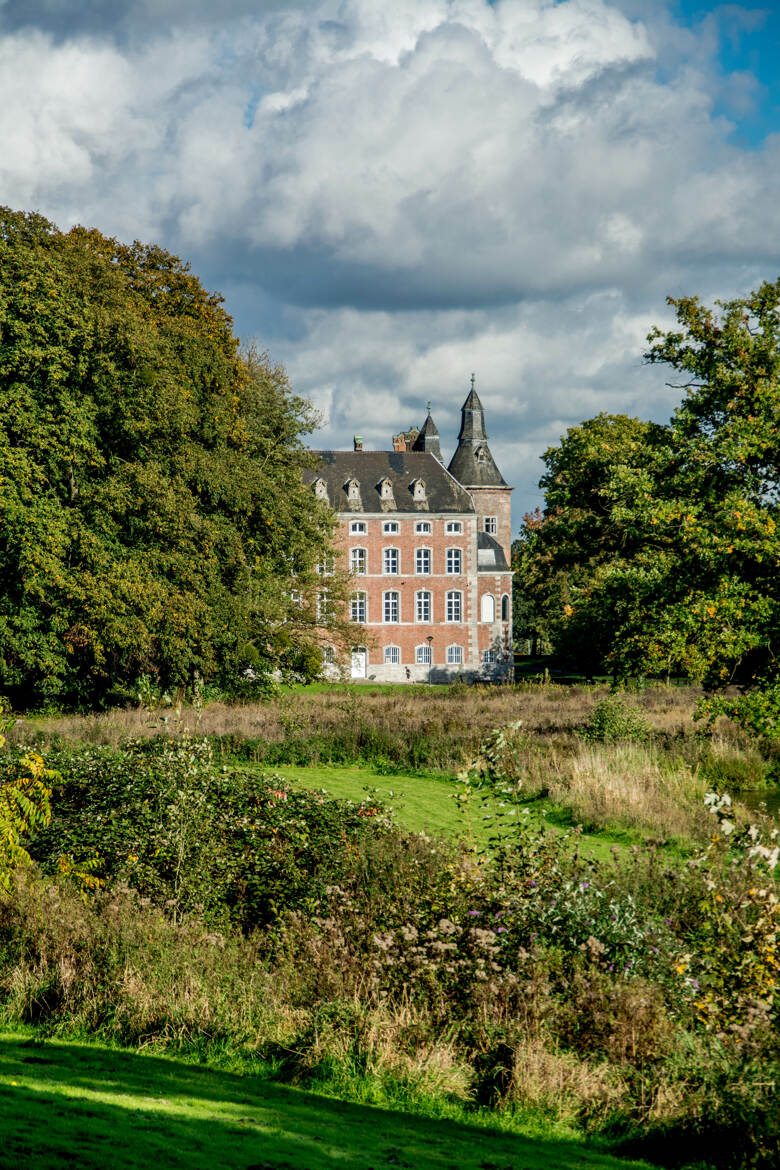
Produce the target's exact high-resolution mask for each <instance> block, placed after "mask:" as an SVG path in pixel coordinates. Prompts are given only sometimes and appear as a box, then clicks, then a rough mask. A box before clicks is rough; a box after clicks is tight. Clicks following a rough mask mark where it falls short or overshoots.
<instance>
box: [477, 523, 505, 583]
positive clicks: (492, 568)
mask: <svg viewBox="0 0 780 1170" xmlns="http://www.w3.org/2000/svg"><path fill="white" fill-rule="evenodd" d="M508 569H509V565H508V564H507V561H506V556H505V554H504V550H503V548H502V547H501V545H500V544H499V543H498V541H497V540H496V538H495V537H494V536H491V535H490V533H489V532H478V533H477V572H478V573H500V572H507V571H508Z"/></svg>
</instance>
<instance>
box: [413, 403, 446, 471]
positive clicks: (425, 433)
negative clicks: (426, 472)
mask: <svg viewBox="0 0 780 1170" xmlns="http://www.w3.org/2000/svg"><path fill="white" fill-rule="evenodd" d="M412 450H413V451H430V453H431V455H435V456H436V458H437V459H439V460H440V459H441V447H440V445H439V429H438V427H437V426H436V423H435V422H434V421H433V419H432V417H431V413H430V411H428V417H427V418H426V420H425V422H424V423H423V425H422V429H421V430H420V433H419V434H418V436H417V438H416V439H415V440H414V443H413V444H412Z"/></svg>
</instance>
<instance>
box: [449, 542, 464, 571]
mask: <svg viewBox="0 0 780 1170" xmlns="http://www.w3.org/2000/svg"><path fill="white" fill-rule="evenodd" d="M445 567H446V569H447V572H448V573H458V574H459V573H462V572H463V552H462V550H461V549H459V548H448V549H447V557H446V562H445Z"/></svg>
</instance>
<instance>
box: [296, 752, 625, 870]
mask: <svg viewBox="0 0 780 1170" xmlns="http://www.w3.org/2000/svg"><path fill="white" fill-rule="evenodd" d="M274 773H276V774H278V775H280V776H283V777H284V778H285V780H287V781H289V782H290V783H291V784H300V785H301V786H303V787H306V788H315V789H322V790H323V791H324V792H327V794H328V795H329V796H335V797H338V798H339V799H342V800H355V801H360V800H364V799H365V797H366V796H367V795H368V794H369V793H370V794H372V795H374V796H376V797H377V799H379V800H381V801H382V803H383V804H386V805H387V806H388V807H389V808H390V809H392V810H393V812H394V814H395V817H396V820H397V822H398V824H399V825H402V826H403V827H404V828H407V829H411V830H412V832H415V833H419V832H427V833H429V834H431V836H434V835H437V834H442V835H445V836H455V835H457V836H461V837H463V838H464V840H466V841H467V842H469V841H473V843H474V844H475V845H477V846H480V845H483V844H485V843H486V841H487V840H488V838H489V837H490V835H491V833H492V832H493V831H494V829H493V825H494V821H493V820H492V817H493V816H494V815H495V813H496V812H497V811H498V801H496V800H487V801H486V802H485V804H484V805H482V804H475V807H474V808H473V809H472V810H471V811H470V812H466V811H464V810H463V809H462V808H461V807H460V806H459V804H458V802H457V800H456V799H455V797H456V795H457V793H458V791H459V790H460V789H461V787H462V786H460V785H458V783H457V782H456V781H455V780H452V779H447V778H446V777H442V776H420V775H413V774H411V773H409V774H403V773H401V774H393V775H386V774H384V773H382V772H377V771H375V770H374V769H372V768H358V767H330V768H327V767H295V766H282V767H279V768H274ZM526 809H527V810H528V812H527V820H528V822H529V823H530V824H531V825H535V826H541V825H542V824H544V825H545V826H547V828H549V829H552V830H553V831H559V832H563V831H564V830H565V829H567V828H570V827H571V826H572V825H573V824H576V822H573V821H572V818H571V816H570V815H569V813H568V812H567V810H565V809H562V808H560V807H557V806H556V805H554V804H552V803H551V802H550V801H548V800H539V799H536V800H530V801H528V802H527V803H526V802H523V801H521V802H520V803H519V805H518V813H519V814H520V815H525V810H526ZM488 817H490V818H491V819H490V820H488V819H486V818H488ZM638 840H641V834H638V833H633V832H630V831H621V830H619V829H616V830H614V831H608V830H602V831H599V832H597V833H596V832H594V833H588V832H584V833H583V834H582V849H583V851H585V852H587V853H588V854H590V855H591V856H593V857H599V858H606V857H607V856H608V855H609V853H610V851H611V849H612V848H613V847H614V846H615V845H617V846H625V845H630V844H632V843H633V842H635V841H638Z"/></svg>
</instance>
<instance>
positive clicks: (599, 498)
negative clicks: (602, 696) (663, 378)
mask: <svg viewBox="0 0 780 1170" xmlns="http://www.w3.org/2000/svg"><path fill="white" fill-rule="evenodd" d="M669 303H670V304H671V305H673V306H674V308H675V311H676V315H677V322H678V326H679V327H678V328H677V329H674V330H670V331H662V330H658V329H655V330H653V331H652V333H651V334H650V336H649V339H648V340H649V342H650V348H649V350H648V353H647V354H646V357H647V359H648V360H649V361H650V362H653V363H666V364H668V365H671V366H672V367H673V368H674V369H675V370H676V371H679V372H680V374H681V375H682V379H681V380H678V382H677V383H676V384H677V385H679V387H680V389H682V390H683V393H684V398H683V401H682V403H681V405H680V407H679V408H678V410H677V411H676V412H675V414H674V416H673V418H672V419H671V421H670V423H669V424H668V425H667V426H659V425H656V424H653V423H646V422H641V421H639V420H637V419H629V418H626V417H625V416H610V415H599V416H598V417H597V418H595V419H591V420H590V421H588V422H585V423H583V424H582V425H581V426H578V427H573V428H571V429H570V430H569V431H568V432H567V434H566V435H565V436H564V438H563V439H562V441H561V444H560V446H559V447H556V448H551V449H550V450H549V451H548V452H547V453H546V455H545V462H546V464H547V469H548V470H547V474H546V475H545V476H544V478H543V479H542V482H541V486H542V487H544V489H545V510H544V516H543V522H542V524H541V526H540V527H539V528H538V530H537V532H536V533H535V535H534V541H533V545H532V547H531V549H530V550H529V555H527V556H526V558H525V560H524V562H523V565H522V571H521V573H520V575H519V577H520V579H519V582H518V584H519V587H520V588H526V589H530V590H532V591H534V592H535V595H536V597H537V598H538V599H540V602H541V604H542V607H543V609H544V612H545V614H546V622H547V630H546V631H545V632H546V633H547V634H548V636H549V637H551V639H552V640H553V642H554V644H555V646H556V648H557V649H558V650H559V651H560V652H562V653H564V654H566V655H567V656H568V657H569V658H570V659H573V660H576V661H577V662H578V663H579V664H580V665H581V667H582V668H584V669H585V670H586V671H589V672H590V671H594V670H597V669H607V670H610V671H612V672H613V673H614V674H615V675H616V676H617V677H624V676H626V675H631V674H654V675H659V674H661V675H668V674H685V675H688V676H689V677H693V678H697V679H701V680H702V681H703V682H704V683H705V684H706V685H707V686H709V687H713V688H714V687H719V686H723V685H726V684H728V683H729V682H732V681H739V682H743V683H749V682H752V681H755V680H762V679H767V678H773V677H776V676H777V675H778V673H779V672H778V664H777V661H776V657H775V655H776V649H777V639H778V631H779V629H780V576H779V570H780V539H779V537H778V530H777V522H778V462H779V461H780V282H778V283H775V284H769V283H767V284H764V285H762V286H761V288H760V289H759V290H758V291H757V292H755V293H752V294H751V295H750V296H748V297H745V298H742V299H738V300H734V301H730V302H727V303H722V304H721V303H718V306H717V308H716V309H710V308H707V307H705V306H703V305H702V304H701V303H700V302H699V301H698V299H697V298H695V297H685V298H681V299H679V300H673V299H670V301H669Z"/></svg>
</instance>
